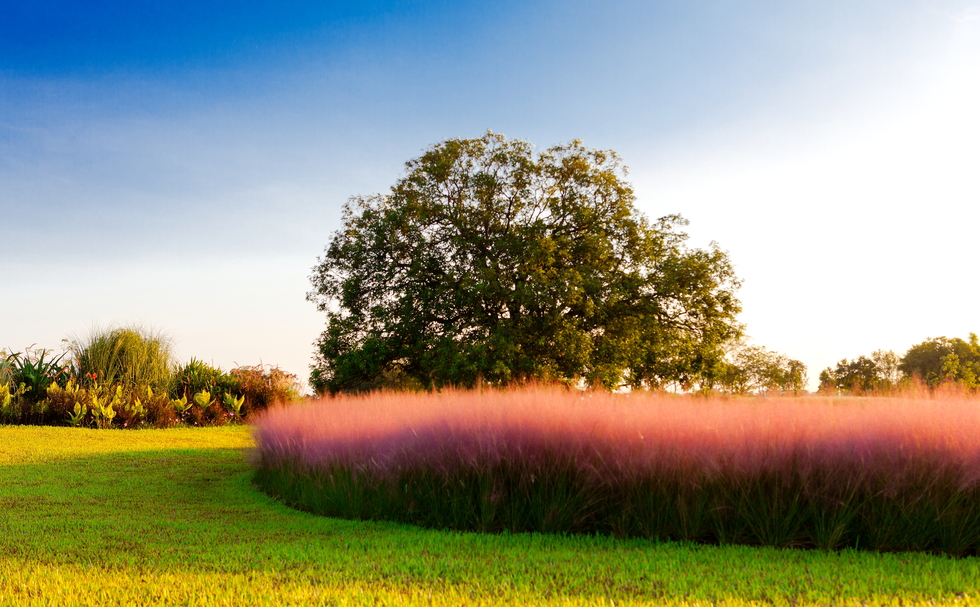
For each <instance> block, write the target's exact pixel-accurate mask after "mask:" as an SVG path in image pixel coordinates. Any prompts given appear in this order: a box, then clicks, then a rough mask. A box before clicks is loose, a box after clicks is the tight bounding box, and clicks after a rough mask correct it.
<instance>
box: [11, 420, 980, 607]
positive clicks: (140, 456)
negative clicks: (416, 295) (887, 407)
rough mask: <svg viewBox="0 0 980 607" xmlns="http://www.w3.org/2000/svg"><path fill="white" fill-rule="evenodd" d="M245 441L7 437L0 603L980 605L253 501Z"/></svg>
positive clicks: (113, 434)
mask: <svg viewBox="0 0 980 607" xmlns="http://www.w3.org/2000/svg"><path fill="white" fill-rule="evenodd" d="M251 445H252V438H251V435H250V431H249V429H247V428H242V427H223V428H203V429H189V428H185V429H171V430H143V431H123V430H87V429H74V428H49V427H44V428H42V427H2V428H0V605H71V604H74V605H345V604H350V605H378V604H408V605H481V604H513V605H518V604H549V605H550V604H561V605H579V604H582V605H586V604H589V605H591V604H596V605H609V604H617V605H621V604H623V605H628V604H702V605H705V604H732V605H735V604H747V603H755V604H760V605H762V604H777V605H805V604H849V605H863V604H867V605H875V604H894V605H909V604H914V603H922V604H936V603H950V604H952V603H956V604H960V605H972V604H975V605H980V560H978V559H976V558H967V559H950V558H945V557H936V556H929V555H925V554H874V553H859V552H854V551H849V550H847V551H843V552H839V553H826V552H819V551H800V550H776V549H763V548H745V547H718V546H697V545H690V544H656V543H654V542H650V541H645V540H616V539H612V538H607V537H563V536H545V535H533V534H529V535H524V534H520V535H506V534H504V535H479V534H472V533H454V532H444V531H432V530H421V529H417V528H413V527H408V526H403V525H398V524H393V523H369V522H356V521H343V520H335V519H328V518H322V517H317V516H313V515H310V514H305V513H302V512H298V511H294V510H291V509H288V508H285V507H283V506H282V505H280V504H278V503H276V502H274V501H272V500H271V499H270V498H268V497H266V496H265V495H263V494H262V493H260V492H259V491H258V490H257V489H255V488H254V487H253V486H252V484H251V477H252V469H251V467H250V465H249V463H248V451H249V449H250V447H251Z"/></svg>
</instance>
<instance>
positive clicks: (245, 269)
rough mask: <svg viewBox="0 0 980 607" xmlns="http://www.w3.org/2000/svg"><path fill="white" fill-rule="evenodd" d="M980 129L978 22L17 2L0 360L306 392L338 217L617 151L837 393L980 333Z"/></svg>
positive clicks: (887, 15) (858, 10) (599, 6)
mask: <svg viewBox="0 0 980 607" xmlns="http://www.w3.org/2000/svg"><path fill="white" fill-rule="evenodd" d="M976 107H980V7H978V5H977V4H976V2H963V1H958V2H912V1H904V2H903V1H880V2H876V1H861V0H858V1H854V0H852V1H846V2H845V1H840V2H837V1H828V2H796V3H781V2H761V1H760V2H693V3H677V2H671V3H668V2H616V1H607V2H584V1H571V2H557V1H554V2H547V1H530V2H468V3H467V2H412V3H409V2H401V3H399V2H375V3H365V2H306V3H304V2H294V3H288V6H287V5H286V3H279V2H276V3H273V2H267V3H262V2H214V1H208V0H203V1H197V2H112V1H109V2H85V3H81V2H62V3H58V2H50V3H46V4H44V6H39V5H38V3H14V2H0V242H2V245H3V248H4V252H3V256H2V257H0V277H2V279H0V301H2V302H3V304H2V310H3V314H2V315H0V339H2V340H3V341H2V342H0V347H4V346H6V347H9V348H13V349H20V348H23V347H24V346H27V345H30V344H32V343H35V342H36V343H38V345H40V346H45V347H52V348H57V347H59V346H60V340H61V339H62V338H64V337H67V336H72V335H84V334H86V333H87V332H88V331H89V330H90V329H91V327H92V326H94V325H108V324H111V323H119V324H126V323H131V322H142V323H145V324H147V325H150V326H153V327H156V328H158V329H162V330H165V331H168V332H169V333H170V334H172V335H173V337H174V339H175V341H176V344H177V349H178V352H179V354H180V356H181V357H182V358H189V357H190V356H197V357H199V358H203V359H205V360H209V361H213V362H214V363H216V364H219V365H221V366H224V367H226V368H227V367H230V366H232V365H233V364H236V363H237V364H256V363H258V362H260V361H261V362H265V363H274V364H279V365H281V366H282V367H283V368H285V369H287V370H290V371H293V372H296V373H298V374H299V375H301V376H303V377H305V375H306V374H307V366H308V364H309V362H310V356H311V353H312V351H313V346H312V342H313V341H314V340H315V339H316V337H317V335H318V334H319V332H320V331H321V330H322V325H323V319H322V318H321V317H320V315H319V314H318V313H317V312H316V311H315V309H314V307H313V305H312V304H309V303H307V302H306V301H305V300H304V294H305V292H306V291H307V290H308V281H307V276H308V274H309V273H310V269H311V268H312V266H313V265H314V263H315V261H316V256H317V255H318V254H320V252H321V251H322V249H323V246H324V245H326V244H327V242H328V240H329V238H330V233H331V231H332V230H334V229H336V228H337V227H338V222H339V217H340V208H341V206H342V204H343V203H344V201H345V200H346V199H347V198H348V197H349V196H351V195H354V194H369V193H373V192H383V191H385V190H386V189H387V188H388V187H389V186H390V185H391V184H393V183H394V181H395V180H396V179H397V178H398V177H399V176H400V175H401V173H402V167H403V164H404V162H405V161H407V160H409V159H410V158H412V157H415V156H417V155H418V154H419V153H420V152H421V151H422V150H423V149H424V148H426V147H427V146H428V145H430V144H433V143H436V142H438V141H440V140H442V139H445V138H449V137H473V136H479V135H480V134H482V133H483V132H485V131H486V130H487V129H492V130H493V131H495V132H501V133H504V134H506V135H508V136H510V137H518V138H522V139H527V140H530V141H532V142H533V143H535V144H537V145H538V146H540V147H548V146H550V145H552V144H555V143H560V142H566V141H568V140H570V139H573V138H580V139H582V140H584V142H585V143H586V144H587V145H590V146H593V147H599V148H612V149H615V150H617V151H618V152H620V154H621V155H622V156H623V157H624V159H625V162H626V164H627V165H629V167H630V179H631V181H632V182H633V184H634V186H635V189H636V191H637V194H638V196H639V206H640V208H641V210H642V211H643V212H645V213H647V214H648V215H650V216H654V217H656V216H660V215H665V214H668V213H680V214H682V215H684V216H686V217H687V218H688V219H690V220H691V225H690V226H689V232H690V234H691V237H692V241H693V242H694V243H695V244H699V245H703V244H707V243H708V242H710V241H717V242H718V243H719V244H720V246H721V247H722V248H724V249H726V250H728V251H729V253H730V254H731V256H732V259H733V261H734V262H735V264H736V266H737V268H738V271H739V274H740V275H741V276H742V278H743V279H744V281H745V286H744V287H743V289H742V292H741V298H742V301H743V305H744V310H745V311H744V314H743V321H745V322H746V323H747V325H748V332H749V334H750V335H751V336H752V337H753V338H754V339H755V341H756V343H758V344H761V345H764V346H766V347H769V348H771V349H776V350H779V351H782V352H785V353H786V354H788V355H790V356H793V357H795V358H800V359H801V360H803V361H804V362H805V363H807V365H808V366H809V367H810V375H811V377H813V378H816V376H817V374H818V373H819V371H820V369H822V368H823V367H826V366H828V365H832V364H834V363H835V362H836V361H837V360H839V359H840V358H843V357H854V356H858V355H861V354H867V353H870V352H871V351H872V350H874V349H878V348H886V349H889V348H890V349H895V350H897V351H899V352H900V353H902V352H904V350H905V349H906V348H908V346H910V345H912V344H913V343H916V342H919V341H922V340H923V339H925V338H927V337H931V336H938V335H949V336H960V337H965V336H966V333H967V332H969V331H980V318H978V314H977V312H976V307H975V305H973V302H975V301H976V297H977V295H978V294H980V293H978V292H980V288H977V287H976V286H975V276H974V274H975V272H974V271H973V269H974V267H975V261H974V260H975V258H976V252H975V246H974V244H973V243H974V242H975V238H976V229H975V226H976V225H977V224H978V220H980V211H978V208H980V185H978V182H980V180H978V179H976V177H975V173H976V170H977V169H976V167H977V166H980V164H978V163H980V147H978V146H980V144H978V141H980V121H978V118H977V114H978V112H977V111H976V109H975V108H976Z"/></svg>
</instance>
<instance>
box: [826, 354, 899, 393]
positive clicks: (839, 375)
mask: <svg viewBox="0 0 980 607" xmlns="http://www.w3.org/2000/svg"><path fill="white" fill-rule="evenodd" d="M898 363H899V360H898V356H897V355H896V354H895V353H894V352H892V351H891V350H875V351H874V352H872V353H871V356H870V357H869V356H859V357H857V358H855V359H854V360H847V359H846V358H845V359H842V360H841V361H840V362H838V363H837V366H836V367H834V368H830V367H828V368H826V369H824V370H823V371H821V372H820V390H821V391H823V392H828V391H829V392H839V393H844V392H848V393H852V394H872V393H877V394H880V393H887V392H889V391H890V390H892V389H894V388H896V387H897V386H898V385H899V381H900V374H899V364H898Z"/></svg>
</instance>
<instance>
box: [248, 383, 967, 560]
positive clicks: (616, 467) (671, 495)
mask: <svg viewBox="0 0 980 607" xmlns="http://www.w3.org/2000/svg"><path fill="white" fill-rule="evenodd" d="M256 438H257V442H258V446H259V449H258V453H259V458H258V465H259V472H258V475H257V479H258V481H259V483H260V484H261V485H263V486H264V487H265V488H266V489H267V490H269V491H270V492H271V493H273V494H276V495H279V496H280V497H283V498H284V499H286V500H287V501H289V502H291V503H293V504H295V505H297V506H299V507H304V508H307V509H310V510H313V511H319V512H321V513H323V514H329V515H334V516H349V517H354V518H390V519H395V520H404V521H406V522H415V523H418V524H423V525H428V526H436V527H454V528H464V529H480V530H488V531H497V530H503V529H511V530H514V531H527V530H551V531H570V532H609V533H616V534H623V535H643V536H650V537H653V536H660V537H668V538H677V539H689V540H697V541H721V542H747V543H763V544H773V545H800V546H808V545H809V546H820V547H827V548H831V547H838V546H842V545H846V544H850V543H854V544H857V545H860V544H861V542H862V541H863V542H864V545H866V546H870V547H873V548H878V549H923V550H939V551H945V552H955V553H970V552H975V551H976V548H977V545H978V543H980V529H978V528H980V504H978V499H977V498H978V496H980V487H978V486H980V402H978V400H977V399H975V398H967V397H964V396H956V395H951V396H950V395H947V396H943V397H938V398H931V397H927V396H918V397H910V398H830V397H798V398H790V397H781V398H704V397H691V396H683V397H682V396H672V395H655V394H637V393H634V394H631V395H628V396H627V395H613V394H606V393H581V392H576V391H564V390H553V389H543V388H537V389H524V390H507V391H494V390H488V391H480V392H461V391H447V392H443V393H439V394H401V393H377V394H371V395H366V396H343V397H337V398H332V399H324V400H321V401H318V402H315V403H311V404H309V405H303V406H294V407H290V408H280V409H273V410H270V411H269V412H268V413H266V414H264V415H263V416H262V417H261V418H260V419H259V421H258V422H257V425H256ZM862 538H863V539H862Z"/></svg>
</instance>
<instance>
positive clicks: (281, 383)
mask: <svg viewBox="0 0 980 607" xmlns="http://www.w3.org/2000/svg"><path fill="white" fill-rule="evenodd" d="M231 375H232V377H233V378H234V379H235V388H234V391H235V393H236V394H237V395H238V396H243V397H245V406H244V408H243V410H242V412H243V415H246V416H247V415H249V414H251V413H253V412H256V411H263V410H265V409H268V408H269V407H270V406H272V405H274V404H277V403H278V404H282V403H288V402H291V401H295V400H298V399H299V398H300V394H299V381H298V380H297V378H296V376H295V375H293V374H292V373H287V372H285V371H283V370H282V369H280V368H279V367H274V366H272V365H255V366H254V367H244V366H243V367H238V368H235V369H232V370H231Z"/></svg>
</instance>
